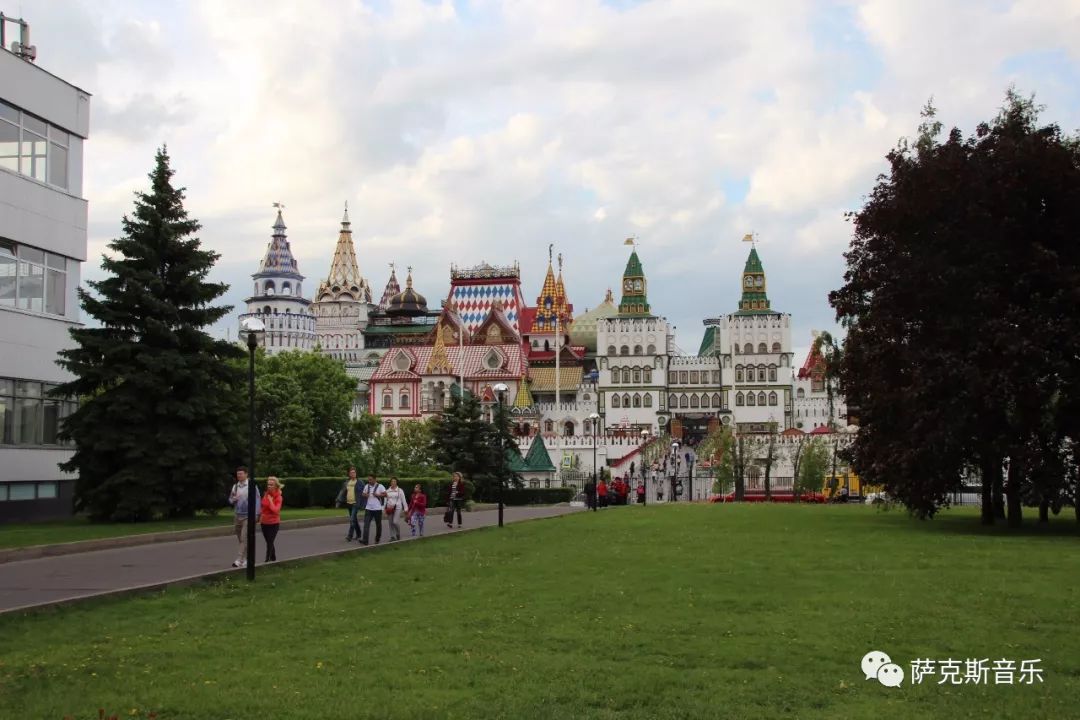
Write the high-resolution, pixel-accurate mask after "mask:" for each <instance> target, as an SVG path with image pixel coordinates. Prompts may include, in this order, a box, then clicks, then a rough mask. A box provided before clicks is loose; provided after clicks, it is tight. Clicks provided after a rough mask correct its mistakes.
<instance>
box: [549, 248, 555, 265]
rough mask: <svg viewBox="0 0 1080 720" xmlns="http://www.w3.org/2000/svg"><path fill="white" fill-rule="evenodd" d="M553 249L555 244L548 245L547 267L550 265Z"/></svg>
mask: <svg viewBox="0 0 1080 720" xmlns="http://www.w3.org/2000/svg"><path fill="white" fill-rule="evenodd" d="M554 249H555V243H548V265H550V264H551V251H552V250H554Z"/></svg>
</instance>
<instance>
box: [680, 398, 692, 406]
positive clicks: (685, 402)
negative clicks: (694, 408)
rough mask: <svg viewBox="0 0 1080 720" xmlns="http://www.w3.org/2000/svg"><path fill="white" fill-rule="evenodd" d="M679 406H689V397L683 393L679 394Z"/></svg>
mask: <svg viewBox="0 0 1080 720" xmlns="http://www.w3.org/2000/svg"><path fill="white" fill-rule="evenodd" d="M679 407H681V408H688V407H690V398H688V397H686V396H685V395H680V396H679Z"/></svg>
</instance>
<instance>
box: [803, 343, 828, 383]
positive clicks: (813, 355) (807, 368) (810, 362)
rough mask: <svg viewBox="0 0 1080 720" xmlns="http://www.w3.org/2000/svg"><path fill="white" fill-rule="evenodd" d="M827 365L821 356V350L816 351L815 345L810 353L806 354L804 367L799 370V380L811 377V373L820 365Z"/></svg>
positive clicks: (811, 347)
mask: <svg viewBox="0 0 1080 720" xmlns="http://www.w3.org/2000/svg"><path fill="white" fill-rule="evenodd" d="M819 362H820V363H821V364H822V365H824V364H825V357H824V356H823V355H822V354H821V351H820V350H817V351H815V348H814V346H813V345H811V346H810V352H808V353H806V360H805V361H804V362H803V364H802V367H801V368H799V379H800V380H802V379H805V378H808V377H810V373H811V371H812V370H813V369H814V366H815V365H817V364H818V363H819Z"/></svg>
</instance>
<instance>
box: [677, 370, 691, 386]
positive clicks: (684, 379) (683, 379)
mask: <svg viewBox="0 0 1080 720" xmlns="http://www.w3.org/2000/svg"><path fill="white" fill-rule="evenodd" d="M689 381H690V380H689V378H688V376H687V371H686V370H680V371H679V383H680V384H682V385H685V384H686V383H688V382H689Z"/></svg>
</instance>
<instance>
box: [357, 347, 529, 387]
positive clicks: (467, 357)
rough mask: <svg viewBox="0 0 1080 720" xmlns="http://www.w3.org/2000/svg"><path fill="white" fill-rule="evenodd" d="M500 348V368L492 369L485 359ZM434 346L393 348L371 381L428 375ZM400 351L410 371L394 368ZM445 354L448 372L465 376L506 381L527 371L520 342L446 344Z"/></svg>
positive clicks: (416, 378)
mask: <svg viewBox="0 0 1080 720" xmlns="http://www.w3.org/2000/svg"><path fill="white" fill-rule="evenodd" d="M493 349H494V350H498V351H499V352H500V353H501V354H502V357H503V362H502V364H501V366H500V367H498V368H494V369H492V368H489V367H488V366H487V363H486V362H485V361H484V360H485V358H486V357H487V355H488V352H489V351H491V350H493ZM433 350H434V346H432V345H412V346H407V347H397V348H390V350H388V351H387V353H386V354H385V355H383V356H382V358H381V359H380V360H379V367H378V369H376V370H375V373H374V374H373V375H372V376H371V379H372V381H377V380H419V379H420V377H421V376H422V375H426V374H427V367H428V363H429V362H430V361H431V353H432V351H433ZM400 353H406V354H407V355H408V356H409V359H410V363H409V369H408V370H398V369H396V368H395V367H394V361H395V360H396V359H397V357H398V356H399V354H400ZM446 357H447V359H448V360H449V361H450V368H451V372H450V373H448V374H449V375H453V376H455V377H456V376H460V375H462V374H464V375H465V377H466V378H467V379H474V380H481V379H488V380H506V379H520V378H521V376H522V375H524V374H525V369H526V364H525V355H524V353H522V351H521V346H520V345H518V344H517V343H513V344H507V345H466V346H465V347H464V348H462V347H459V346H457V345H447V346H446Z"/></svg>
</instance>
